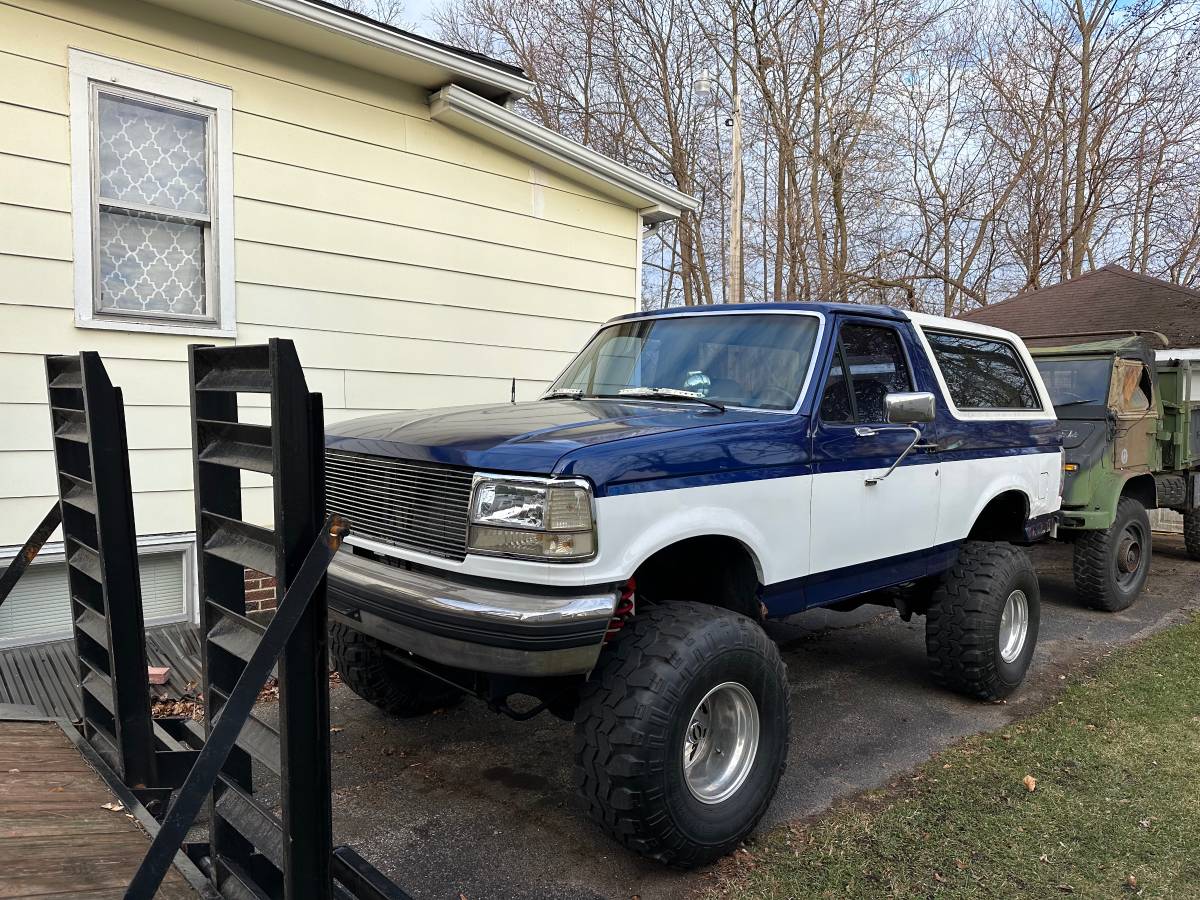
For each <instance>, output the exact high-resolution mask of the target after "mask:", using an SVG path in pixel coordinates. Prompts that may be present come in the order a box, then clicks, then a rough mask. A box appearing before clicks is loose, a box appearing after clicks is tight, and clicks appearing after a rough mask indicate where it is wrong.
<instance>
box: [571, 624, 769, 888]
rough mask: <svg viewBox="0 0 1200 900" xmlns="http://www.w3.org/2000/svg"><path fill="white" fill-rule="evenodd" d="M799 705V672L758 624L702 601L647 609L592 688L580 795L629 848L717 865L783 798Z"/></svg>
mask: <svg viewBox="0 0 1200 900" xmlns="http://www.w3.org/2000/svg"><path fill="white" fill-rule="evenodd" d="M789 712H790V689H789V686H788V681H787V669H786V668H785V666H784V664H783V661H782V660H781V659H780V657H779V651H778V649H777V648H776V647H775V644H774V643H773V642H772V641H771V640H770V638H768V637H767V635H766V634H765V633H764V632H763V630H762V628H760V627H759V626H758V625H757V624H755V623H754V622H753V621H751V620H750V619H748V618H746V617H745V616H743V615H739V614H738V613H734V612H730V611H729V610H725V609H720V608H717V607H713V606H707V605H704V604H700V603H668V604H664V605H662V606H658V607H653V608H651V609H648V610H646V611H645V612H639V613H638V615H637V616H635V617H634V618H633V619H632V620H631V621H630V622H628V623H627V624H626V625H625V627H624V628H623V629H622V630H621V631H620V633H619V634H618V635H617V636H616V637H615V638H614V639H613V640H612V642H611V643H610V644H609V645H608V646H607V647H606V648H605V649H604V652H603V653H602V654H601V657H600V663H599V665H598V666H597V668H596V671H595V672H593V674H592V677H591V679H590V680H589V681H588V683H587V684H586V685H585V686H584V689H583V694H582V697H581V700H580V704H579V709H578V711H577V712H576V716H575V772H576V785H577V787H578V790H579V794H580V796H581V798H582V800H583V802H584V804H585V805H586V807H587V809H588V812H589V814H590V815H591V817H592V818H593V819H594V820H595V821H596V822H598V823H599V824H600V825H601V826H602V827H603V828H604V829H605V830H606V831H607V832H608V833H609V834H610V835H612V836H613V837H614V838H615V839H616V840H618V841H620V842H621V843H622V844H624V845H625V846H626V847H629V848H630V849H632V850H634V851H636V852H638V853H641V854H643V855H645V856H649V857H651V858H653V859H656V860H659V861H660V862H665V863H668V864H670V865H674V866H678V867H681V868H692V867H695V866H701V865H704V864H706V863H709V862H712V861H713V860H716V859H719V858H720V857H722V856H724V855H725V854H727V853H729V852H730V851H731V850H733V849H734V848H735V847H736V846H737V844H738V842H739V841H741V840H742V839H743V838H745V837H746V835H748V834H749V833H750V831H751V830H752V829H753V828H754V826H755V825H756V824H757V823H758V821H759V819H761V818H762V815H763V813H765V812H766V810H767V807H768V805H769V804H770V802H771V798H772V797H773V796H774V795H775V789H776V787H778V785H779V779H780V776H781V775H782V774H783V770H784V767H785V765H786V763H787V745H788V725H789Z"/></svg>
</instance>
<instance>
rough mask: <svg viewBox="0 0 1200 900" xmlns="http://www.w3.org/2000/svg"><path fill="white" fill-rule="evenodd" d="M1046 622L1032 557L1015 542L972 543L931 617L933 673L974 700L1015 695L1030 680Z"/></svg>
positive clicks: (933, 603)
mask: <svg viewBox="0 0 1200 900" xmlns="http://www.w3.org/2000/svg"><path fill="white" fill-rule="evenodd" d="M1040 623H1041V591H1040V590H1039V588H1038V580H1037V575H1036V574H1035V572H1034V570H1033V563H1031V562H1030V561H1029V556H1028V555H1027V554H1026V553H1025V552H1024V551H1023V550H1021V549H1020V548H1018V547H1014V546H1012V545H1011V544H1000V543H989V542H985V541H967V542H966V543H965V544H963V546H962V549H961V550H960V551H959V554H958V561H957V562H956V563H955V564H954V566H953V567H952V568H951V569H950V570H949V571H948V572H947V573H946V574H945V575H943V576H942V580H941V583H940V584H939V585H938V587H937V588H936V589H935V590H934V592H933V596H932V598H931V599H930V604H929V609H928V611H927V613H926V619H925V650H926V653H927V655H928V658H929V671H930V674H931V675H932V676H933V679H934V681H936V682H937V683H938V684H940V685H942V686H944V687H948V688H950V689H951V690H954V691H958V692H959V693H961V694H966V695H967V696H969V697H976V698H978V699H980V700H999V699H1001V698H1003V697H1007V696H1008V695H1009V694H1011V693H1012V692H1013V691H1014V690H1016V689H1017V686H1018V685H1020V683H1021V682H1022V681H1023V680H1024V678H1025V673H1026V671H1028V669H1029V663H1030V661H1031V660H1032V659H1033V651H1034V648H1035V647H1036V646H1037V636H1038V626H1039V624H1040Z"/></svg>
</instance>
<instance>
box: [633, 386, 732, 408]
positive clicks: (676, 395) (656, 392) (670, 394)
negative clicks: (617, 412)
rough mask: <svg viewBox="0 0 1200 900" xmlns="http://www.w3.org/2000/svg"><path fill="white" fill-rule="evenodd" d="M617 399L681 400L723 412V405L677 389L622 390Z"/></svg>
mask: <svg viewBox="0 0 1200 900" xmlns="http://www.w3.org/2000/svg"><path fill="white" fill-rule="evenodd" d="M617 396H618V397H650V398H653V399H655V400H683V401H685V402H688V403H703V404H704V405H705V406H711V407H712V408H713V409H719V410H720V411H721V412H725V404H724V403H718V402H717V401H716V400H709V399H708V398H707V397H704V396H702V395H700V394H697V393H696V392H695V391H681V390H679V389H678V388H660V387H632V388H622V389H621V390H620V391H619V392H618V394H617Z"/></svg>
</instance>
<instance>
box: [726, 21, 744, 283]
mask: <svg viewBox="0 0 1200 900" xmlns="http://www.w3.org/2000/svg"><path fill="white" fill-rule="evenodd" d="M737 16H738V10H737V7H736V5H735V6H734V8H733V59H732V60H731V61H730V64H729V76H730V81H731V87H732V88H733V136H732V139H731V141H730V148H729V152H730V155H731V156H732V157H733V164H732V167H731V168H732V171H731V173H730V175H731V179H730V180H731V181H732V185H731V188H730V203H729V265H728V266H727V267H726V271H727V273H728V284H727V285H726V290H725V293H726V296H727V297H728V298H729V302H730V303H743V302H745V300H746V296H745V290H744V287H743V285H744V283H745V267H744V264H745V261H744V257H743V253H742V212H743V208H744V207H745V196H746V175H745V172H744V171H743V170H742V95H741V92H740V91H739V90H738V23H737Z"/></svg>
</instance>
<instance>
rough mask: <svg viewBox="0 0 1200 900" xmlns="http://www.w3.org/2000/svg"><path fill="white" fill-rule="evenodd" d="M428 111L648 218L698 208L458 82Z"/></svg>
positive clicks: (674, 215)
mask: <svg viewBox="0 0 1200 900" xmlns="http://www.w3.org/2000/svg"><path fill="white" fill-rule="evenodd" d="M429 114H430V116H431V118H433V119H434V121H437V122H441V123H442V124H444V125H449V126H450V127H452V128H456V129H458V130H459V131H465V132H467V133H469V134H474V135H476V136H478V137H482V138H483V139H484V140H487V141H488V142H489V143H492V144H497V145H499V146H501V147H504V148H506V149H508V150H511V151H512V152H514V153H516V154H517V155H518V156H521V157H523V158H525V159H530V160H532V161H534V162H537V163H538V164H539V165H542V166H544V167H545V168H547V169H550V170H551V171H555V172H558V173H559V174H561V175H564V176H566V177H568V178H571V179H573V180H575V181H578V182H581V183H583V184H585V185H588V186H590V187H594V188H596V189H597V190H599V191H600V192H601V193H604V194H606V195H608V196H611V197H614V198H616V199H618V200H620V201H621V202H623V203H627V204H629V205H630V206H633V207H635V208H636V209H638V210H639V211H640V212H641V214H642V218H643V219H645V220H646V221H647V222H661V221H664V220H667V219H677V218H679V215H680V214H681V213H682V212H683V211H684V210H689V211H691V212H695V211H696V210H698V209H699V208H700V201H699V200H697V199H696V198H695V197H691V196H689V195H687V194H685V193H683V192H682V191H678V190H676V189H675V188H672V187H668V186H667V185H665V184H663V183H662V182H660V181H655V180H654V179H653V178H649V177H647V176H646V175H643V174H642V173H641V172H637V171H635V170H634V169H631V168H630V167H629V166H626V165H623V164H622V163H619V162H617V161H616V160H615V159H610V158H609V157H607V156H605V155H604V154H602V153H597V152H596V151H595V150H589V149H588V148H587V147H585V146H583V144H580V143H578V142H576V141H573V140H571V139H569V138H565V137H563V136H562V135H561V134H559V133H558V132H556V131H552V130H551V129H549V128H545V127H543V126H541V125H538V124H536V123H534V122H531V121H529V120H528V119H525V118H522V117H521V116H519V115H517V114H516V113H514V112H512V111H511V110H509V109H506V108H505V107H503V106H501V105H500V104H498V103H493V102H491V101H490V100H485V99H484V98H482V97H480V96H479V95H478V94H474V93H472V92H471V91H468V90H466V89H464V88H461V87H459V86H457V85H449V86H447V87H444V88H442V89H441V90H440V91H438V92H437V93H435V94H432V95H431V96H430V98H429Z"/></svg>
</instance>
